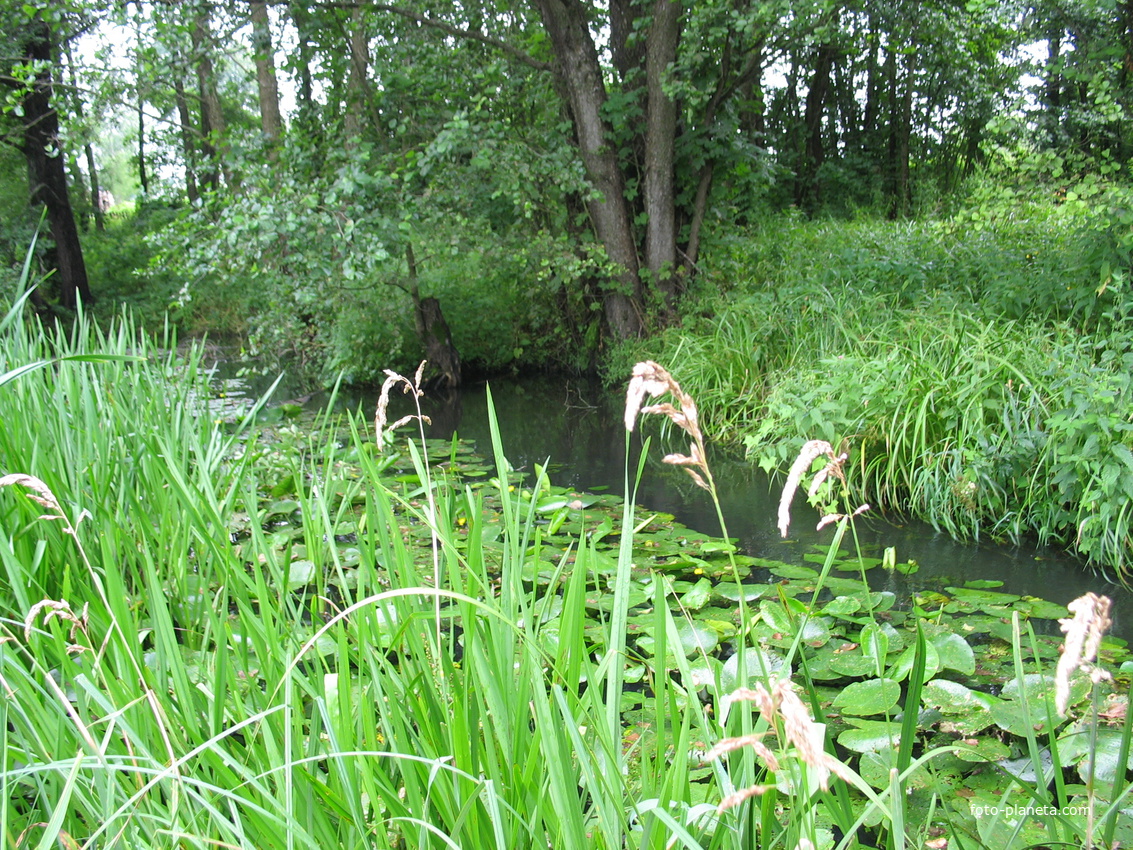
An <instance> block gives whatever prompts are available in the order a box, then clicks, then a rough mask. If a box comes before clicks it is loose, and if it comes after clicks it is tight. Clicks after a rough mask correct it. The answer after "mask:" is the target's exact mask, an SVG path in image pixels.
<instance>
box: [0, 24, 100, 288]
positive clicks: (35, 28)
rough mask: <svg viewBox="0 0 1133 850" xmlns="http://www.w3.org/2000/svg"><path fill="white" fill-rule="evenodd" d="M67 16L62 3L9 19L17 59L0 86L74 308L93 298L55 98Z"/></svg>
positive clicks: (58, 281)
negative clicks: (9, 96) (8, 97)
mask: <svg viewBox="0 0 1133 850" xmlns="http://www.w3.org/2000/svg"><path fill="white" fill-rule="evenodd" d="M25 10H26V11H25ZM65 11H66V10H65V9H64V7H63V6H62V5H61V4H58V3H52V4H48V5H46V6H43V7H41V8H39V9H28V8H27V7H23V8H21V9H19V10H12V11H9V12H8V13H6V14H5V16H4V20H3V23H4V24H7V25H8V26H7V27H6V28H5V31H6V32H7V33H8V34H9V36H8V37H9V38H10V39H12V41H13V42H14V44H13V46H14V48H15V50H14V51H13V53H12V54H10V55H13V56H14V57H15V59H14V61H13V62H12V63H11V64H10V65H9V67H8V68H6V69H5V70H4V72H3V76H2V77H0V82H2V83H3V84H4V85H5V86H6V87H7V88H8V89H9V90H11V91H12V92H13V100H14V103H15V106H14V107H13V109H12V111H13V112H15V113H16V115H17V116H18V118H19V123H20V130H21V133H20V139H19V141H16V142H14V144H15V145H16V146H17V147H18V148H19V149H20V151H21V152H22V153H23V155H24V157H25V159H26V160H27V165H28V187H29V191H30V198H31V203H32V206H33V207H38V206H41V205H42V206H43V207H44V208H45V209H46V211H47V221H48V224H49V226H50V229H51V236H52V239H53V240H54V242H55V250H54V266H55V271H56V274H55V278H54V283H55V288H56V292H57V293H58V298H59V303H60V304H61V305H62V306H63V307H65V308H68V309H73V308H74V307H75V306H76V304H77V303H78V299H79V297H82V299H83V300H84V301H87V302H88V303H89V302H90V301H91V300H92V297H91V292H90V286H89V284H88V281H87V271H86V264H85V263H84V261H83V251H82V246H81V244H80V242H79V230H78V227H77V225H76V223H75V217H74V214H73V212H72V209H71V200H70V193H69V189H68V185H67V174H66V169H65V167H64V163H65V159H64V156H63V146H62V142H61V140H60V134H59V114H58V112H57V110H56V104H55V95H54V81H53V74H54V72H55V68H56V66H55V59H56V53H57V50H58V48H59V44H60V42H61V40H63V39H64V38H65V37H66V36H65V34H64V29H63V25H64V22H65V17H64V13H65ZM29 12H30V16H29V14H28V13H29Z"/></svg>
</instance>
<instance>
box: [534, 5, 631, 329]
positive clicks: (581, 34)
mask: <svg viewBox="0 0 1133 850" xmlns="http://www.w3.org/2000/svg"><path fill="white" fill-rule="evenodd" d="M533 2H534V4H535V6H536V8H537V9H538V11H539V14H540V16H541V17H542V19H543V27H544V28H545V29H546V31H547V35H548V36H549V38H550V42H551V49H552V51H553V53H554V57H555V73H556V74H557V75H558V76H559V80H560V83H561V86H562V89H563V90H564V91H565V92H566V93H567V97H568V100H569V106H570V111H571V118H572V121H573V124H574V130H575V135H576V138H577V142H578V150H579V154H580V156H581V158H582V163H583V166H584V167H585V168H586V173H587V176H588V177H589V178H590V182H591V183H592V184H593V186H594V188H595V190H596V191H597V195H598V196H597V197H595V198H592V199H590V200H588V201H587V208H588V210H589V213H590V219H591V221H592V222H593V223H594V230H595V232H596V233H597V236H598V239H599V240H601V242H602V244H603V245H604V246H605V248H606V254H607V256H608V257H609V259H610V261H611V262H612V263H614V264H615V266H616V267H617V269H618V271H617V274H616V278H615V279H616V286H615V287H611V288H610V289H609V290H608V291H607V292H606V294H605V297H604V306H605V314H606V321H607V323H608V325H609V328H610V331H611V333H612V334H613V335H614V337H615V338H617V339H628V338H630V337H633V336H638V335H640V333H641V331H642V327H643V325H642V317H641V279H640V277H639V265H638V257H637V245H636V240H635V238H634V233H633V227H632V219H631V217H630V212H629V207H628V205H627V203H626V198H625V180H624V176H623V174H622V171H621V166H620V164H619V162H618V158H617V152H616V151H614V150H613V149H612V148H611V146H610V145H609V144H608V143H607V140H606V139H607V136H608V134H609V132H610V127H609V125H608V124H607V122H606V120H605V118H604V117H603V115H602V107H603V106H604V105H605V103H606V86H605V83H604V82H603V80H602V68H601V65H600V64H599V61H598V50H597V48H596V47H595V46H594V39H593V38H592V37H591V35H590V28H589V22H588V20H587V7H586V5H584V4H583V3H581V2H579V0H533Z"/></svg>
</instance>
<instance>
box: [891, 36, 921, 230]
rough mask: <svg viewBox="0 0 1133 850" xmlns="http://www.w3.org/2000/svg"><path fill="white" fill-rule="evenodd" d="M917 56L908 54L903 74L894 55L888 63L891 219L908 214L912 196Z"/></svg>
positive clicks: (911, 53)
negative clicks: (912, 148)
mask: <svg viewBox="0 0 1133 850" xmlns="http://www.w3.org/2000/svg"><path fill="white" fill-rule="evenodd" d="M916 61H917V59H916V52H915V51H912V52H909V53H908V54H906V59H905V62H904V63H903V64H904V73H903V74H902V73H900V71H899V67H900V65H901V64H902V63H900V62H899V61H898V58H897V56H896V55H895V53H893V52H891V54H890V58H889V60H888V65H887V67H888V69H889V70H890V74H891V76H890V87H889V174H890V186H891V195H890V198H889V218H891V219H897V218H902V217H904V216H906V215H908V214H909V211H910V207H911V205H912V194H911V191H910V183H909V150H910V141H911V139H912V133H913V72H914V71H915V70H916Z"/></svg>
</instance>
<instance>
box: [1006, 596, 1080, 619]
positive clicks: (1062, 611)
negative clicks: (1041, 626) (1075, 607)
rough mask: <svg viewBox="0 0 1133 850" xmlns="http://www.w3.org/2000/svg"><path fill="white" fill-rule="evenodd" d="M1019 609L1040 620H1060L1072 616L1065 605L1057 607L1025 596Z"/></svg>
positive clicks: (1042, 600) (1051, 603) (1043, 600)
mask: <svg viewBox="0 0 1133 850" xmlns="http://www.w3.org/2000/svg"><path fill="white" fill-rule="evenodd" d="M1017 607H1018V609H1019V610H1020V611H1021V612H1023V613H1025V614H1026V615H1027V616H1028V617H1036V618H1038V619H1040V620H1060V619H1062V618H1063V617H1069V616H1070V611H1069V610H1067V608H1066V606H1065V605H1056V604H1055V603H1053V602H1047V601H1046V600H1045V599H1038V598H1036V597H1034V596H1024V597H1023V599H1022V601H1021V602H1020V603H1019V605H1018V606H1017Z"/></svg>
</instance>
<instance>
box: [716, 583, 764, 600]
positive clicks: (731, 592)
mask: <svg viewBox="0 0 1133 850" xmlns="http://www.w3.org/2000/svg"><path fill="white" fill-rule="evenodd" d="M774 592H775V587H774V585H770V584H743V585H740V586H739V587H736V585H735V583H734V582H724V583H723V584H718V585H716V588H715V593H716V595H717V596H719V597H720V598H721V599H728V600H730V601H732V602H739V601H740V600H741V599H742V600H743V601H744V602H754V601H755V600H756V599H760V598H762V597H764V596H766V595H767V594H769V593H774Z"/></svg>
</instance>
